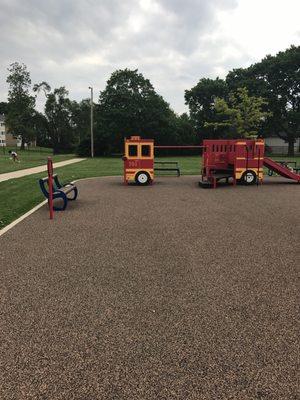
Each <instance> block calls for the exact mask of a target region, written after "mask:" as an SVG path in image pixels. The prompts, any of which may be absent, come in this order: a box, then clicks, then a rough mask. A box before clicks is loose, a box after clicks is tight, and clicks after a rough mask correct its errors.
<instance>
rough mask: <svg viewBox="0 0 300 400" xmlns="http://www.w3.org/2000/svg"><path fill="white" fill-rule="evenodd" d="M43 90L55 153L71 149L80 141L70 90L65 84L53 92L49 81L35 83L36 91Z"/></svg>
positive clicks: (46, 118)
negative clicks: (77, 135) (74, 119)
mask: <svg viewBox="0 0 300 400" xmlns="http://www.w3.org/2000/svg"><path fill="white" fill-rule="evenodd" d="M41 90H42V91H43V92H44V94H45V96H46V104H45V121H44V123H45V126H46V130H47V133H48V135H47V136H48V138H49V140H50V143H51V145H52V148H53V153H54V154H57V153H61V152H66V151H71V150H73V149H74V147H75V146H76V144H77V143H78V139H76V133H75V128H76V126H75V124H74V121H73V118H72V117H73V114H72V113H73V107H74V106H73V104H72V102H71V100H70V99H69V98H68V97H67V96H68V94H69V92H68V91H67V90H66V88H65V87H64V86H62V87H60V88H56V89H54V90H53V91H52V92H51V87H50V85H49V84H48V83H47V82H42V83H40V84H36V85H34V91H36V92H39V91H41Z"/></svg>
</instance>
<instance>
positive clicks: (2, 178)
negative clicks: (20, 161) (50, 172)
mask: <svg viewBox="0 0 300 400" xmlns="http://www.w3.org/2000/svg"><path fill="white" fill-rule="evenodd" d="M83 160H85V158H72V159H71V160H66V161H60V162H57V163H54V164H53V167H54V168H58V167H64V166H65V165H69V164H74V163H77V162H79V161H83ZM43 171H47V166H45V165H41V166H39V167H33V168H26V169H20V170H19V171H13V172H7V173H5V174H0V182H4V181H8V180H9V179H15V178H22V176H26V175H32V174H38V173H39V172H43Z"/></svg>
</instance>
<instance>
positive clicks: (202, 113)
mask: <svg viewBox="0 0 300 400" xmlns="http://www.w3.org/2000/svg"><path fill="white" fill-rule="evenodd" d="M217 97H219V98H224V99H227V97H228V87H227V84H226V82H225V81H224V80H223V79H219V78H216V79H208V78H203V79H201V80H200V81H199V82H198V83H197V85H196V86H194V87H193V88H192V89H190V90H186V91H185V103H186V104H187V105H188V107H189V111H190V117H191V121H192V123H193V125H194V127H195V129H196V132H197V134H198V137H199V138H202V139H203V138H211V137H214V135H215V132H214V130H213V128H212V127H210V126H205V122H206V121H214V119H215V99H216V98H217Z"/></svg>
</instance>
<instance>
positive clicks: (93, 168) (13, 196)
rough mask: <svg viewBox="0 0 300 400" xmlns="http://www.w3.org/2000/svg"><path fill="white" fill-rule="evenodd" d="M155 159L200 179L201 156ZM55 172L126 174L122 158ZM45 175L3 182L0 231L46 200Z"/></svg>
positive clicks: (69, 176) (66, 176)
mask: <svg viewBox="0 0 300 400" xmlns="http://www.w3.org/2000/svg"><path fill="white" fill-rule="evenodd" d="M277 159H279V160H284V159H287V160H292V159H294V160H295V161H297V162H298V164H299V163H300V157H295V158H291V157H277ZM155 160H156V161H178V163H179V166H180V169H181V173H182V175H199V176H200V171H201V163H202V160H201V157H197V156H193V157H166V158H156V159H155ZM54 172H55V173H57V174H58V176H59V178H60V180H61V182H63V183H66V182H70V181H73V180H76V179H82V178H92V177H98V176H99V177H100V176H116V175H122V174H123V162H122V160H121V159H120V158H94V159H91V158H90V159H87V160H85V161H81V162H80V163H78V164H72V165H68V166H66V167H61V168H56V169H55V171H54ZM45 176H46V172H42V173H40V174H35V175H29V176H26V177H23V178H18V179H11V180H9V181H5V182H0V229H2V228H4V227H5V226H6V225H8V224H9V223H11V222H12V221H14V220H15V219H17V218H18V217H20V216H21V215H23V214H24V213H26V212H27V211H29V210H30V209H31V208H33V207H34V206H36V205H37V204H39V203H40V202H41V201H43V200H44V196H43V195H42V193H41V190H40V187H39V184H38V179H39V178H41V177H45ZM166 179H167V178H166Z"/></svg>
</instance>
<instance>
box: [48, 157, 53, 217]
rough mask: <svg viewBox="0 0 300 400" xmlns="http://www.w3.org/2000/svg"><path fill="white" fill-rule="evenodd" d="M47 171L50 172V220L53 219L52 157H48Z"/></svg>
mask: <svg viewBox="0 0 300 400" xmlns="http://www.w3.org/2000/svg"><path fill="white" fill-rule="evenodd" d="M47 171H48V188H49V199H48V204H49V214H50V219H53V162H52V159H51V157H48V161H47Z"/></svg>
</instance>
